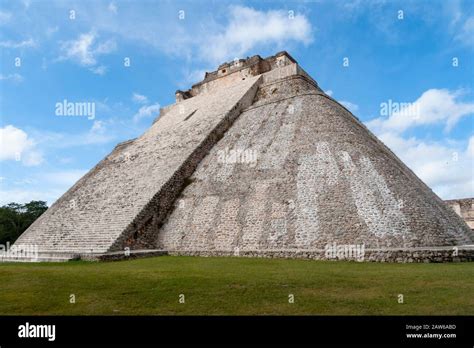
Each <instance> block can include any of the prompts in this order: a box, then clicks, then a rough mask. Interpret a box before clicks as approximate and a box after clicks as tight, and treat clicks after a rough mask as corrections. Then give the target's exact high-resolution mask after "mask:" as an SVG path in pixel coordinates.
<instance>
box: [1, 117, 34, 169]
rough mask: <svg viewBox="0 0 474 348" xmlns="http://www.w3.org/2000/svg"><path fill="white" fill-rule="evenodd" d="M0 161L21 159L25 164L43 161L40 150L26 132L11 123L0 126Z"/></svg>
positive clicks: (32, 164)
mask: <svg viewBox="0 0 474 348" xmlns="http://www.w3.org/2000/svg"><path fill="white" fill-rule="evenodd" d="M0 144H1V147H0V161H6V160H14V161H21V162H22V163H23V164H24V165H26V166H36V165H39V164H41V163H42V162H43V156H42V154H41V152H39V151H38V150H36V148H35V145H36V144H35V142H34V141H33V140H32V139H31V138H30V137H29V136H28V134H27V133H26V132H25V131H23V130H21V129H19V128H16V127H14V126H12V125H8V126H6V127H4V128H0Z"/></svg>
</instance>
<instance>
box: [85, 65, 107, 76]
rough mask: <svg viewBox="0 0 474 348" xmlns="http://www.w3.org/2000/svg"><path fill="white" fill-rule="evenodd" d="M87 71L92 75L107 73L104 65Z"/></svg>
mask: <svg viewBox="0 0 474 348" xmlns="http://www.w3.org/2000/svg"><path fill="white" fill-rule="evenodd" d="M89 70H90V71H92V72H93V73H94V74H97V75H104V74H105V73H106V72H107V67H106V66H104V65H99V66H95V67H92V68H90V69H89Z"/></svg>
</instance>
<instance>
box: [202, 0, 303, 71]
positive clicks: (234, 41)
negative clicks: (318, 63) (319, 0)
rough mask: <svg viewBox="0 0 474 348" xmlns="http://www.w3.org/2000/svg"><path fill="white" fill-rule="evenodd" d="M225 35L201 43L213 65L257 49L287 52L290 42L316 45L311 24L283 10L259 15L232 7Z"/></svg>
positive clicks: (258, 13)
mask: <svg viewBox="0 0 474 348" xmlns="http://www.w3.org/2000/svg"><path fill="white" fill-rule="evenodd" d="M220 32H221V34H217V35H216V34H211V35H208V36H207V37H204V38H203V41H204V42H200V47H201V53H202V54H203V55H204V56H206V57H209V58H210V60H211V61H214V62H221V63H222V62H223V61H225V60H228V59H233V58H235V57H241V56H243V55H244V54H245V53H247V52H249V51H250V50H252V49H254V48H255V47H256V46H257V45H263V46H270V47H273V48H275V46H276V47H278V48H280V49H281V48H283V47H285V45H286V44H287V43H288V42H290V41H297V42H301V43H303V44H305V45H307V44H309V43H311V42H312V29H311V23H310V21H309V20H308V19H307V18H306V16H304V15H302V14H297V13H293V16H290V14H289V13H288V12H287V11H283V10H269V11H266V12H265V11H258V10H255V9H253V8H250V7H243V6H231V7H230V9H229V23H228V24H227V26H226V27H225V28H223V30H221V31H220Z"/></svg>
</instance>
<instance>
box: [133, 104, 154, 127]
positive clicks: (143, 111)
mask: <svg viewBox="0 0 474 348" xmlns="http://www.w3.org/2000/svg"><path fill="white" fill-rule="evenodd" d="M159 113H160V104H158V103H156V104H152V105H145V106H142V107H141V108H140V109H139V110H138V112H137V113H136V114H135V115H133V122H139V121H140V120H142V119H143V118H148V117H154V116H157V115H158V114H159Z"/></svg>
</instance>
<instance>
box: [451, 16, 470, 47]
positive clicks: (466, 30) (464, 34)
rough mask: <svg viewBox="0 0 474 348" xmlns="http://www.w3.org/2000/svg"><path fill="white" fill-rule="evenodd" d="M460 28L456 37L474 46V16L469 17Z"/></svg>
mask: <svg viewBox="0 0 474 348" xmlns="http://www.w3.org/2000/svg"><path fill="white" fill-rule="evenodd" d="M459 30H460V32H459V34H458V35H456V37H455V38H456V39H457V40H460V41H461V42H463V43H464V44H466V45H469V46H474V16H471V17H468V18H467V19H466V21H465V22H464V24H463V26H462V28H460V29H459Z"/></svg>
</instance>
